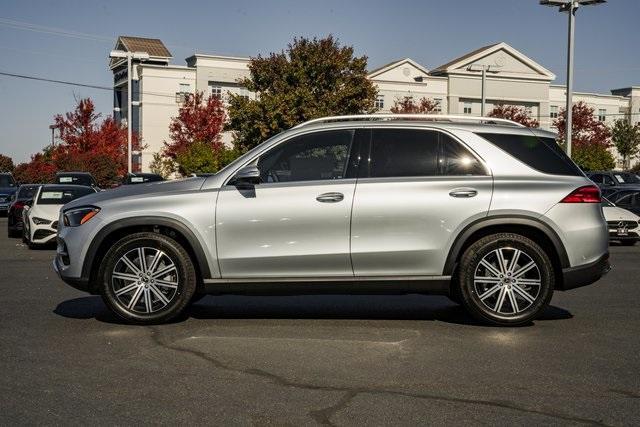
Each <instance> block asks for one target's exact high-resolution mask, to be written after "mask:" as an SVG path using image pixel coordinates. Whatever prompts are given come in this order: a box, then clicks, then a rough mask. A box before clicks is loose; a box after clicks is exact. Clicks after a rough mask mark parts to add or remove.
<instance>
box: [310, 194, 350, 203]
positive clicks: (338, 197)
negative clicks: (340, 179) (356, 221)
mask: <svg viewBox="0 0 640 427" xmlns="http://www.w3.org/2000/svg"><path fill="white" fill-rule="evenodd" d="M343 199H344V194H342V193H323V194H321V195H319V196H318V197H316V200H317V201H319V202H322V203H337V202H341V201H342V200H343Z"/></svg>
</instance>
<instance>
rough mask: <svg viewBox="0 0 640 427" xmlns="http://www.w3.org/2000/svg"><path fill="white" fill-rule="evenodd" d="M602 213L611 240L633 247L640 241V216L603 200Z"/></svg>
mask: <svg viewBox="0 0 640 427" xmlns="http://www.w3.org/2000/svg"><path fill="white" fill-rule="evenodd" d="M602 212H603V213H604V219H605V220H606V221H607V225H608V226H609V239H610V240H614V241H618V242H620V243H621V244H622V245H625V246H633V245H635V244H636V242H637V241H638V240H640V222H639V221H640V216H638V215H636V214H634V213H633V212H630V211H628V210H626V209H622V208H620V207H618V206H616V205H615V204H613V203H611V201H609V200H608V199H605V198H603V199H602Z"/></svg>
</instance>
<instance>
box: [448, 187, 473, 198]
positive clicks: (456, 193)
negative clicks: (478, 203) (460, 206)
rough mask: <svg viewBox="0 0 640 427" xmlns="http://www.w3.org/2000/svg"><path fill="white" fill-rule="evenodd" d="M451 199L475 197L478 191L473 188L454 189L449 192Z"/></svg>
mask: <svg viewBox="0 0 640 427" xmlns="http://www.w3.org/2000/svg"><path fill="white" fill-rule="evenodd" d="M449 195H450V196H451V197H475V196H477V195H478V191H477V190H475V189H473V188H454V189H453V190H451V191H450V192H449Z"/></svg>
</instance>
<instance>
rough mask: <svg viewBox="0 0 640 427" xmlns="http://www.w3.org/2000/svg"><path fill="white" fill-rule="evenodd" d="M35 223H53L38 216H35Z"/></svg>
mask: <svg viewBox="0 0 640 427" xmlns="http://www.w3.org/2000/svg"><path fill="white" fill-rule="evenodd" d="M33 223H34V224H35V225H44V224H51V221H49V220H48V219H44V218H38V217H37V216H34V217H33Z"/></svg>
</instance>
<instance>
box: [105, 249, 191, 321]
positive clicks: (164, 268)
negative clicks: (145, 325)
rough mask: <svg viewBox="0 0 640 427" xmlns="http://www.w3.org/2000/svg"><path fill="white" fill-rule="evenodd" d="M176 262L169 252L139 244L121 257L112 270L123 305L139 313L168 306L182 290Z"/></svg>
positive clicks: (112, 281)
mask: <svg viewBox="0 0 640 427" xmlns="http://www.w3.org/2000/svg"><path fill="white" fill-rule="evenodd" d="M178 285H179V278H178V269H177V267H176V264H175V262H174V261H173V260H172V259H171V258H170V257H169V256H168V255H167V254H166V252H164V251H162V250H160V249H156V248H151V247H139V248H135V249H132V250H130V251H128V252H127V253H125V254H124V255H123V256H121V257H120V258H119V259H118V261H117V262H116V264H115V266H114V268H113V271H112V273H111V286H112V288H113V292H114V295H115V296H116V298H117V300H118V302H119V304H121V305H122V306H123V308H125V309H126V310H128V311H130V312H135V313H143V314H148V313H154V312H157V311H160V310H162V309H164V308H165V307H167V306H168V305H169V304H170V303H171V301H172V300H173V299H174V298H175V296H176V294H177V292H178Z"/></svg>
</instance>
